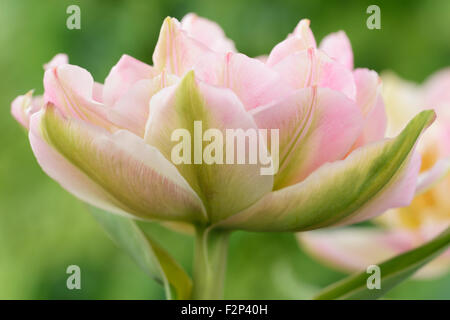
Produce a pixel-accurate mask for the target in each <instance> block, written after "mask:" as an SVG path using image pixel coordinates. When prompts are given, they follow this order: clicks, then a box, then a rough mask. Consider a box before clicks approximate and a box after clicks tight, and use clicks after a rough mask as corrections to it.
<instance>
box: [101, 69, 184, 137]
mask: <svg viewBox="0 0 450 320" xmlns="http://www.w3.org/2000/svg"><path fill="white" fill-rule="evenodd" d="M176 81H177V77H175V76H170V75H166V74H165V72H162V73H161V74H160V75H159V76H156V77H154V78H153V79H151V80H147V79H146V80H139V81H137V82H136V83H134V84H133V85H132V86H131V87H130V88H129V90H128V91H127V92H126V93H125V94H124V95H123V96H122V97H121V98H120V99H119V100H118V101H117V102H116V103H115V104H114V106H112V107H111V110H110V112H109V114H108V119H109V120H110V121H111V122H113V123H114V124H115V125H117V126H118V127H120V128H124V129H127V130H129V131H131V132H133V133H135V134H136V135H138V136H140V137H143V136H144V132H145V124H146V123H147V119H148V114H149V109H150V99H151V98H152V96H153V95H154V94H156V93H157V92H158V91H159V90H161V89H162V88H165V87H167V86H170V85H172V84H174V83H176Z"/></svg>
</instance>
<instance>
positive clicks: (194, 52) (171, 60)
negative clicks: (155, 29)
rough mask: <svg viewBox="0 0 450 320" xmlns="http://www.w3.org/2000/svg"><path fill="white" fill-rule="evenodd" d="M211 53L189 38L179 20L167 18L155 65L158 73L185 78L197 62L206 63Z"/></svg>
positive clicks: (156, 51)
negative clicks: (165, 72) (162, 72)
mask: <svg viewBox="0 0 450 320" xmlns="http://www.w3.org/2000/svg"><path fill="white" fill-rule="evenodd" d="M213 54H215V52H213V51H211V50H210V49H209V48H208V47H207V46H205V45H204V44H202V43H201V42H199V41H197V40H195V39H194V38H191V37H189V36H188V34H187V32H186V31H185V30H183V29H182V28H181V25H180V23H179V22H178V20H177V19H174V18H169V17H168V18H166V19H165V20H164V23H163V25H162V27H161V31H160V34H159V39H158V43H157V44H156V47H155V51H154V52H153V63H154V66H155V68H156V70H157V71H158V72H160V71H163V70H166V71H167V72H168V73H171V74H175V75H177V76H183V75H184V74H185V73H186V72H187V71H189V70H190V69H192V68H193V66H194V65H195V64H197V62H199V63H201V62H204V60H205V59H207V57H208V56H209V55H213Z"/></svg>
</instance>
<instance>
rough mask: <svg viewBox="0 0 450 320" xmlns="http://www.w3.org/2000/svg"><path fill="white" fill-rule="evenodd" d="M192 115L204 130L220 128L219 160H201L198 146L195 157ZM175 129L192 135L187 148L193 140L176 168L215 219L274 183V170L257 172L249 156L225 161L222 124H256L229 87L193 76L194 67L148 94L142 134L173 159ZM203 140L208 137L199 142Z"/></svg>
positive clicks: (227, 126) (244, 126)
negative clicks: (175, 82)
mask: <svg viewBox="0 0 450 320" xmlns="http://www.w3.org/2000/svg"><path fill="white" fill-rule="evenodd" d="M194 121H201V126H202V129H201V130H202V132H206V130H208V129H216V130H219V131H220V134H221V136H222V137H223V145H224V146H223V149H222V148H221V146H220V145H219V147H218V148H217V150H216V153H218V154H220V153H221V155H219V161H221V160H220V159H222V161H223V164H218V163H215V162H210V163H211V164H207V163H205V160H204V157H203V154H202V150H201V149H200V153H197V155H199V158H197V156H196V148H197V147H196V146H195V144H197V143H198V139H202V136H201V135H202V132H200V133H196V132H198V131H196V130H195V129H194ZM177 129H181V130H184V132H187V133H188V134H189V136H188V137H187V139H189V141H192V140H193V143H190V146H189V151H190V149H191V146H192V150H193V152H191V154H190V155H189V156H188V161H189V162H188V163H186V162H181V161H180V163H179V164H178V165H177V168H178V169H179V171H180V173H181V174H182V175H183V176H184V177H185V178H186V180H187V181H188V182H189V184H190V185H191V186H192V188H193V189H194V190H195V191H196V192H197V194H198V195H199V196H200V198H201V199H202V200H203V202H204V203H205V207H206V208H207V210H208V215H209V217H210V219H211V220H212V221H213V222H214V221H218V220H220V219H223V218H225V217H227V216H229V215H232V214H234V213H236V212H238V211H240V210H242V209H244V208H246V207H248V206H249V205H251V204H252V203H254V202H255V201H256V200H258V199H259V198H260V197H262V196H263V195H264V194H265V193H267V192H269V191H270V190H271V189H272V184H273V176H270V175H261V174H260V168H261V165H260V164H258V163H256V164H250V163H249V162H248V161H246V162H245V163H244V164H229V163H227V161H226V152H225V150H226V146H225V144H226V142H227V139H226V136H227V134H226V129H229V130H233V129H242V130H244V131H246V130H247V129H251V130H256V129H257V127H256V124H255V122H254V121H253V118H252V117H251V115H249V114H248V113H247V112H246V111H245V109H244V107H243V105H242V103H241V102H240V101H239V99H238V98H237V97H236V95H235V94H233V92H232V91H230V90H228V89H223V88H217V87H213V86H210V85H207V84H205V83H202V82H197V81H196V80H195V78H194V73H193V72H189V73H187V74H186V76H185V77H184V78H183V79H182V81H181V82H180V83H179V84H178V85H177V86H175V87H170V88H166V89H163V90H162V91H161V92H159V93H158V94H156V95H155V96H153V98H152V100H151V103H150V116H149V122H148V124H147V130H146V133H145V140H146V142H147V143H149V144H150V145H153V146H155V147H157V148H158V149H159V150H161V152H162V153H163V155H164V156H166V158H167V159H172V158H173V157H172V152H173V147H174V146H175V145H176V144H177V143H176V142H173V140H172V137H171V136H172V134H173V133H174V132H175V130H177ZM178 132H179V131H178ZM197 134H200V136H197ZM213 139H215V138H213ZM180 143H181V142H180ZM202 145H203V146H205V145H207V143H206V142H202ZM246 145H247V146H248V144H246ZM197 150H198V149H197ZM184 152H186V150H183V154H184ZM246 155H248V150H246ZM235 156H236V154H235ZM196 158H197V159H196ZM172 161H173V160H172ZM200 162H201V163H200ZM233 163H236V162H235V161H233Z"/></svg>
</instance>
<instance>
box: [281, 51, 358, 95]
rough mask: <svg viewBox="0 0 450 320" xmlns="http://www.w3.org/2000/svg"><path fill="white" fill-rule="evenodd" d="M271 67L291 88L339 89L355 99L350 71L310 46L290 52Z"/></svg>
mask: <svg viewBox="0 0 450 320" xmlns="http://www.w3.org/2000/svg"><path fill="white" fill-rule="evenodd" d="M273 69H274V70H275V71H277V72H278V73H279V74H280V76H281V78H282V79H283V81H286V82H287V83H288V84H289V85H290V86H291V87H293V88H296V89H300V88H305V87H310V86H318V87H326V88H330V89H333V90H336V91H341V92H342V93H344V94H345V95H347V96H348V97H349V98H350V99H352V100H355V97H356V86H355V81H354V79H353V74H352V72H351V71H350V70H348V69H347V68H345V67H344V66H342V65H341V64H340V63H337V62H336V61H334V60H333V59H331V58H330V57H328V56H327V55H326V54H324V53H323V52H322V51H320V50H316V49H313V48H311V49H308V50H303V51H300V52H297V53H295V54H292V55H290V56H288V57H287V58H286V59H284V60H282V61H280V62H279V63H278V64H276V65H274V66H273Z"/></svg>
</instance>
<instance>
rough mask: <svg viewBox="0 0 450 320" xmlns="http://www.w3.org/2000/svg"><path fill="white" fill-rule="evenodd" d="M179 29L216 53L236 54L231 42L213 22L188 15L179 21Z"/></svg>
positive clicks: (194, 15)
mask: <svg viewBox="0 0 450 320" xmlns="http://www.w3.org/2000/svg"><path fill="white" fill-rule="evenodd" d="M181 28H182V29H183V30H186V32H187V34H188V36H190V37H192V38H194V39H196V40H198V41H199V42H201V43H203V44H204V45H205V46H207V47H208V48H210V49H211V50H213V51H216V52H223V53H227V52H230V51H231V52H236V48H235V47H234V43H233V41H231V40H230V39H228V38H227V37H226V36H225V33H224V32H223V30H222V28H221V27H220V26H219V25H218V24H217V23H215V22H213V21H211V20H208V19H205V18H202V17H199V16H197V15H196V14H195V13H188V14H187V15H185V16H184V17H183V19H182V20H181Z"/></svg>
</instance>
